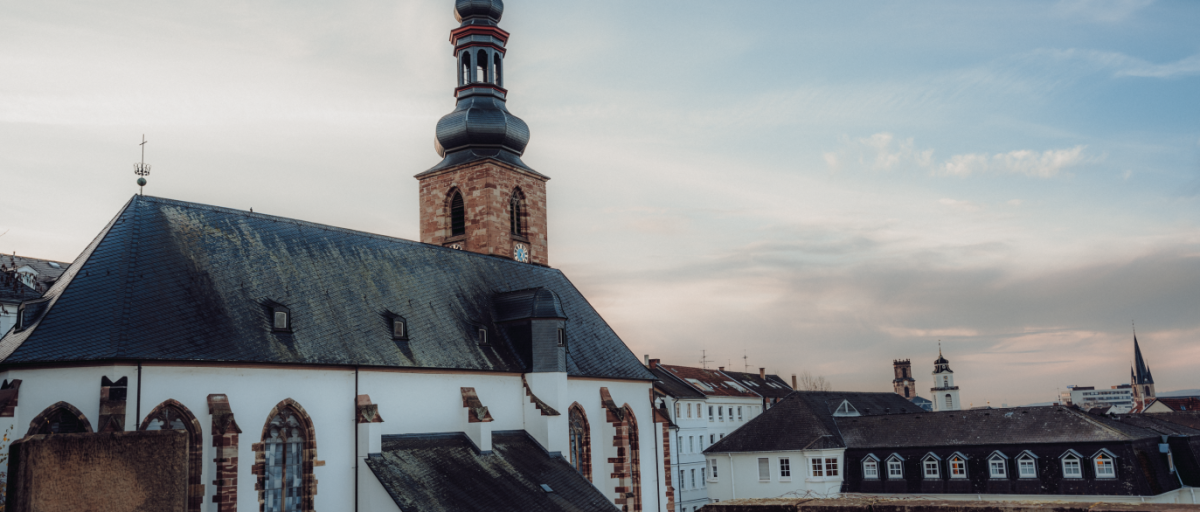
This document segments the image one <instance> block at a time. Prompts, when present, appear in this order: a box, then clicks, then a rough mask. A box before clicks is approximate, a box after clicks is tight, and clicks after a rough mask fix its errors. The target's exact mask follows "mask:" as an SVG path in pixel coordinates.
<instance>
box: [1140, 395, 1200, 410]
mask: <svg viewBox="0 0 1200 512" xmlns="http://www.w3.org/2000/svg"><path fill="white" fill-rule="evenodd" d="M1154 401H1155V402H1158V403H1161V404H1163V405H1165V406H1167V407H1168V408H1170V409H1171V410H1172V411H1200V397H1195V396H1172V397H1158V398H1155V399H1154ZM1147 408H1149V406H1147Z"/></svg>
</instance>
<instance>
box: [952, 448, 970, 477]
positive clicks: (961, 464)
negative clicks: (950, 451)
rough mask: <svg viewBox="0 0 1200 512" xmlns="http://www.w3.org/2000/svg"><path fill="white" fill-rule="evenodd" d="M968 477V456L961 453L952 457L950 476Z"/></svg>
mask: <svg viewBox="0 0 1200 512" xmlns="http://www.w3.org/2000/svg"><path fill="white" fill-rule="evenodd" d="M966 477H967V458H966V457H963V456H962V455H960V454H957V453H956V454H954V455H953V456H951V457H950V478H966Z"/></svg>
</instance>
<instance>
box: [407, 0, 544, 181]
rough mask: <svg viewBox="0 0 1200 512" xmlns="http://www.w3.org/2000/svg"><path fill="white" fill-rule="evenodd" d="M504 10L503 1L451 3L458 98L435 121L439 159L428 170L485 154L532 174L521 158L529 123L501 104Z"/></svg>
mask: <svg viewBox="0 0 1200 512" xmlns="http://www.w3.org/2000/svg"><path fill="white" fill-rule="evenodd" d="M503 14H504V2H502V1H501V0H457V1H456V2H455V3H454V17H455V18H456V19H457V20H458V21H459V22H460V25H459V27H458V28H456V29H454V30H452V31H450V42H451V43H453V44H454V58H455V59H456V61H457V66H455V67H456V68H457V72H456V74H457V75H458V87H456V88H455V89H454V97H455V98H457V100H458V101H457V103H456V105H455V107H454V111H453V112H451V113H449V114H446V115H445V116H443V117H442V118H441V119H440V120H439V121H438V123H437V133H436V136H435V138H434V148H435V149H436V150H437V153H438V156H441V157H442V161H441V163H439V164H438V165H436V166H434V167H433V168H432V169H429V171H426V172H431V171H437V170H440V169H444V168H447V167H454V166H457V165H462V164H465V163H470V162H474V161H477V160H484V159H489V158H490V159H495V160H499V161H502V162H505V163H507V164H510V165H513V166H516V167H519V168H522V169H525V170H528V171H530V172H533V169H530V168H529V166H527V165H525V162H522V161H521V155H522V154H523V153H524V152H525V145H526V144H528V143H529V126H528V125H526V124H525V121H522V120H521V119H520V118H519V117H517V116H514V115H512V113H510V112H509V111H508V109H507V108H506V107H505V99H506V98H507V96H508V90H507V89H505V88H504V55H505V52H506V50H505V48H504V45H505V43H507V42H508V32H505V31H504V30H502V29H500V27H498V26H497V25H496V24H497V23H499V22H500V17H501V15H503ZM422 174H425V173H422ZM535 174H536V173H535ZM418 176H420V175H418Z"/></svg>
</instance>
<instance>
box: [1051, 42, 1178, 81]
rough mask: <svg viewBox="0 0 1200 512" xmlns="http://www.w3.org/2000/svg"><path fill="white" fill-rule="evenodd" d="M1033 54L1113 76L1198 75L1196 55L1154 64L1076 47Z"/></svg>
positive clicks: (1161, 76)
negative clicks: (1072, 63)
mask: <svg viewBox="0 0 1200 512" xmlns="http://www.w3.org/2000/svg"><path fill="white" fill-rule="evenodd" d="M1033 55H1034V56H1035V58H1036V57H1039V56H1040V57H1048V58H1049V59H1050V60H1051V61H1053V62H1055V63H1056V64H1061V63H1064V62H1070V61H1075V62H1079V63H1081V64H1083V65H1085V66H1086V67H1090V68H1092V69H1093V70H1095V71H1108V72H1111V73H1112V76H1114V77H1124V76H1132V77H1143V78H1172V77H1176V76H1191V75H1197V74H1200V54H1195V55H1190V56H1187V57H1184V58H1181V59H1179V60H1176V61H1170V62H1164V63H1154V62H1150V61H1147V60H1145V59H1141V58H1138V57H1134V56H1131V55H1127V54H1124V53H1120V52H1105V51H1099V50H1087V49H1077V48H1069V49H1065V50H1038V51H1036V52H1034V54H1033Z"/></svg>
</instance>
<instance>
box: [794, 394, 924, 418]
mask: <svg viewBox="0 0 1200 512" xmlns="http://www.w3.org/2000/svg"><path fill="white" fill-rule="evenodd" d="M797 393H798V394H800V395H801V396H803V397H804V398H805V399H806V400H810V401H813V402H814V403H817V402H819V403H821V404H823V405H824V406H825V410H826V412H828V413H829V414H833V412H834V411H836V410H837V408H838V407H839V406H841V405H842V402H850V405H851V406H852V407H854V409H855V410H857V411H858V413H859V414H861V415H863V416H879V415H884V414H910V413H917V412H923V409H921V407H920V406H918V405H916V404H914V403H912V402H909V401H908V400H907V399H905V398H904V397H902V396H900V395H897V394H896V393H892V392H887V393H876V392H860V391H799V392H797Z"/></svg>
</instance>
